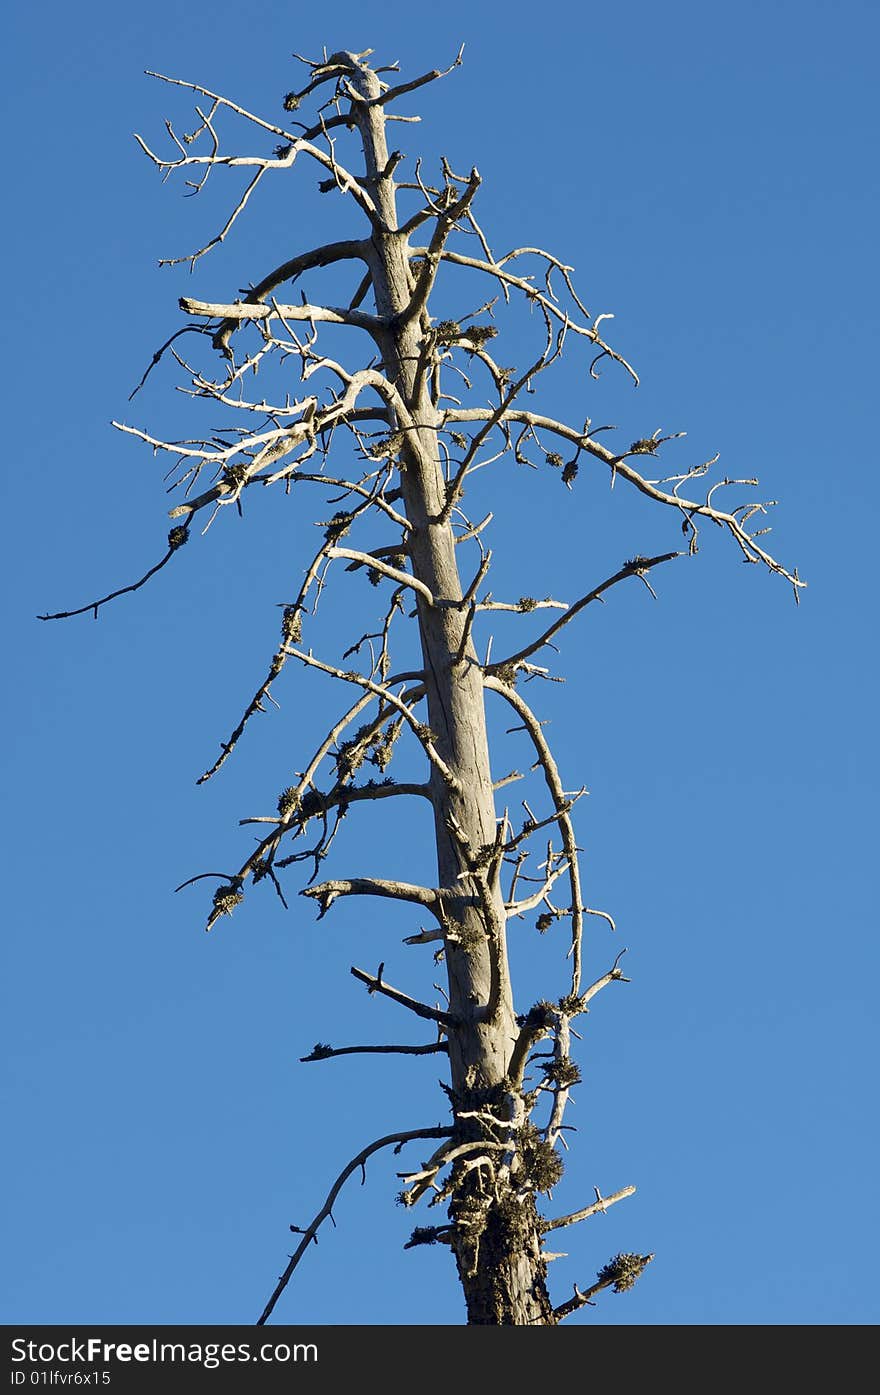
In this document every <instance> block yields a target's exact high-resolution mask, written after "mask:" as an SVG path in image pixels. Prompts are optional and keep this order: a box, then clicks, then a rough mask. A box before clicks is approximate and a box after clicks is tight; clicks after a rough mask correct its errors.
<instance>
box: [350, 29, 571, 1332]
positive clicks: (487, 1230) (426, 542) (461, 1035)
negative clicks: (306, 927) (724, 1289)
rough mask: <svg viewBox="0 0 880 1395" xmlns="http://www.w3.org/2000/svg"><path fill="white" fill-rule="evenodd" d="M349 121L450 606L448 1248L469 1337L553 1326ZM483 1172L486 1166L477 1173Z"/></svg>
mask: <svg viewBox="0 0 880 1395" xmlns="http://www.w3.org/2000/svg"><path fill="white" fill-rule="evenodd" d="M351 62H352V67H353V75H352V86H353V88H354V89H355V90H356V91H357V92H358V94H359V95H360V96H361V97H363V98H364V99H366V101H367V102H370V101H371V100H373V99H375V98H376V97H378V96H379V95H380V91H381V89H380V87H379V83H378V79H377V78H376V76H375V74H374V73H373V72H372V71H370V70H369V69H367V68H364V67H362V66H361V65H360V64H358V62H357V60H356V59H355V58H354V57H353V56H352V57H351ZM352 114H353V117H354V119H355V120H356V121H357V124H358V127H359V130H360V133H361V137H362V140H363V147H364V154H365V158H366V174H367V178H366V180H365V181H364V182H365V184H366V187H367V188H368V189H369V190H370V192H371V194H372V196H373V198H374V199H375V202H376V205H377V207H378V210H379V213H380V216H381V219H382V221H383V223H384V225H385V229H386V231H383V232H382V233H380V234H374V236H373V239H372V254H371V271H372V280H373V287H374V292H375V297H376V309H377V312H378V314H379V315H380V316H383V317H385V318H387V319H389V320H390V321H391V323H392V328H391V329H390V330H389V332H388V333H387V335H386V336H385V337H384V342H383V343H382V344H381V345H380V348H381V350H382V354H383V358H384V364H383V367H384V371H385V373H386V375H387V377H388V378H389V379H390V380H391V381H392V382H393V383H394V384H395V385H396V387H397V389H398V391H399V392H400V394H401V396H402V397H403V399H404V401H405V403H406V405H407V408H408V410H409V412H410V414H411V416H412V418H413V420H414V421H415V422H416V423H417V429H415V430H413V431H408V432H407V433H406V437H405V444H404V446H403V447H402V462H401V476H400V477H401V490H402V494H403V499H404V503H405V508H406V514H407V518H408V519H409V522H410V524H411V525H412V527H411V532H410V533H409V535H408V542H409V555H410V562H411V566H412V572H413V575H414V576H415V577H416V578H417V579H418V580H419V581H421V582H424V583H425V585H426V586H427V587H428V588H429V590H430V592H431V594H432V595H433V596H434V597H435V601H436V602H442V603H441V604H435V605H433V606H432V605H429V604H428V602H427V601H426V600H425V599H424V598H423V597H422V596H419V597H418V602H417V603H418V615H419V632H420V637H421V648H422V658H423V666H424V679H425V687H426V697H427V704H428V724H429V726H430V728H431V731H432V732H433V733H434V736H435V745H436V747H437V750H438V751H439V754H440V755H441V756H442V758H443V761H444V762H445V764H446V766H447V767H448V769H449V771H450V773H451V777H452V778H451V780H444V778H443V777H442V775H441V774H440V772H439V771H438V770H437V769H436V768H434V769H432V775H431V782H432V783H431V787H432V796H433V809H434V823H435V833H436V845H437V870H438V886H439V888H440V890H441V892H442V894H443V896H444V903H445V908H446V913H447V920H448V923H449V932H450V933H449V935H448V936H447V939H446V945H445V960H446V966H447V972H448V979H449V1011H450V1014H451V1015H452V1016H453V1017H454V1018H455V1019H457V1025H455V1026H453V1027H451V1028H450V1031H449V1059H450V1066H451V1085H452V1090H451V1099H452V1104H453V1107H454V1110H455V1115H456V1140H455V1141H456V1142H461V1143H466V1144H472V1145H475V1146H474V1147H473V1149H472V1150H471V1151H469V1152H467V1153H465V1154H464V1155H463V1156H462V1158H461V1159H460V1160H459V1161H458V1162H457V1163H456V1165H455V1168H454V1171H453V1191H452V1198H451V1205H450V1216H451V1218H452V1220H453V1223H454V1229H453V1232H452V1241H451V1243H452V1248H453V1250H454V1253H455V1257H456V1262H457V1265H458V1272H459V1276H460V1279H461V1283H462V1287H463V1289H464V1295H465V1301H466V1304H467V1314H468V1322H469V1323H480V1324H490V1325H500V1324H517V1325H526V1324H548V1323H552V1322H553V1321H554V1319H553V1312H552V1306H551V1304H550V1300H549V1297H548V1293H547V1288H546V1284H545V1275H546V1264H545V1262H544V1261H543V1260H542V1258H541V1243H540V1234H541V1232H540V1228H539V1223H538V1216H537V1210H536V1206H535V1198H534V1191H533V1190H531V1189H529V1188H528V1187H525V1188H524V1186H523V1182H524V1178H523V1175H522V1174H523V1162H522V1147H521V1140H522V1137H523V1130H524V1128H525V1129H526V1130H528V1129H529V1128H530V1126H529V1125H527V1124H526V1121H525V1118H524V1115H523V1110H522V1105H521V1102H520V1097H519V1093H518V1092H516V1091H514V1090H513V1089H512V1088H511V1082H510V1081H509V1079H508V1066H509V1062H510V1056H511V1051H512V1049H513V1044H514V1041H515V1039H516V1037H517V1035H518V1027H517V1024H516V1020H515V1015H514V1006H513V996H512V991H511V985H510V979H509V974H508V967H507V947H506V937H505V932H504V925H505V912H504V905H503V896H502V893H501V889H500V882H499V878H498V877H497V875H496V876H494V877H493V878H492V879H491V880H489V879H488V878H486V877H485V874H484V873H483V874H481V873H479V872H478V873H477V874H475V875H474V876H472V877H470V878H467V879H465V880H464V881H463V880H462V879H461V874H462V872H463V871H464V872H467V870H468V861H467V851H468V850H472V852H473V854H474V857H475V858H476V859H477V860H478V861H479V860H481V859H482V861H484V862H485V850H486V849H488V848H490V847H491V846H492V845H493V843H494V842H495V838H496V830H497V824H496V815H495V801H494V794H493V789H492V776H491V772H490V768H489V748H488V741H487V735H486V718H485V704H484V688H483V675H482V670H481V668H480V666H479V664H478V662H477V658H476V654H475V652H474V649H473V645H472V644H471V643H470V641H469V640H468V641H467V643H466V644H465V647H464V651H463V653H462V652H461V651H462V641H463V639H464V635H465V623H466V615H467V609H466V607H463V606H461V605H457V604H456V603H458V602H461V599H462V587H461V581H460V578H459V574H458V567H457V563H456V557H455V537H454V534H453V531H452V524H451V518H450V512H449V510H448V509H447V508H446V504H447V487H446V482H445V480H444V477H443V471H442V467H441V462H440V457H439V449H438V442H437V426H438V424H439V413H438V411H437V409H436V407H435V405H434V403H433V402H432V401H431V398H430V395H429V392H428V389H427V384H426V376H425V375H424V374H422V375H420V374H419V373H418V371H417V365H418V363H419V359H420V354H422V353H423V352H424V339H425V335H426V333H427V332H428V331H429V323H428V320H427V317H426V316H425V315H423V316H421V317H418V316H417V317H415V318H411V319H407V318H406V316H405V311H406V309H407V307H408V305H409V303H410V300H411V297H412V292H413V277H412V273H411V271H410V265H409V253H408V246H407V239H406V237H405V235H404V234H403V233H401V232H400V231H398V221H397V213H396V201H395V186H394V180H393V173H392V172H391V171H390V170H389V169H388V149H387V145H386V140H385V114H384V108H383V107H382V106H379V105H371V106H367V105H365V104H363V103H362V102H355V103H354V104H353V108H352ZM395 322H396V323H395ZM460 654H461V657H460V658H459V655H460ZM463 1115H470V1116H471V1117H462V1116H463ZM474 1116H480V1117H474ZM481 1142H484V1143H486V1144H487V1145H489V1146H488V1148H487V1149H486V1150H485V1152H484V1151H483V1150H482V1149H481V1148H480V1147H479V1146H476V1145H479V1144H480V1143H481ZM478 1158H482V1159H484V1161H482V1162H480V1163H479V1164H478V1165H473V1164H474V1162H475V1160H476V1159H478Z"/></svg>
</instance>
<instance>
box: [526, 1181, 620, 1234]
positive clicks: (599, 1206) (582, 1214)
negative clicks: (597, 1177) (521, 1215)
mask: <svg viewBox="0 0 880 1395" xmlns="http://www.w3.org/2000/svg"><path fill="white" fill-rule="evenodd" d="M594 1190H595V1192H596V1200H595V1201H594V1202H593V1204H592V1206H585V1207H584V1208H583V1210H582V1211H572V1212H570V1214H569V1215H567V1216H557V1217H556V1219H555V1220H552V1221H546V1220H542V1221H541V1230H542V1231H543V1232H544V1234H545V1235H546V1233H547V1232H548V1231H550V1230H559V1229H560V1227H561V1226H566V1225H575V1224H576V1222H578V1221H585V1220H587V1219H588V1218H589V1217H590V1216H597V1215H604V1214H605V1211H606V1210H607V1209H608V1207H609V1206H613V1205H614V1204H615V1202H618V1201H624V1200H625V1199H626V1198H627V1197H628V1196H634V1195H635V1190H636V1189H635V1187H621V1189H620V1191H619V1192H612V1193H611V1195H610V1196H600V1194H599V1188H598V1187H596V1188H594Z"/></svg>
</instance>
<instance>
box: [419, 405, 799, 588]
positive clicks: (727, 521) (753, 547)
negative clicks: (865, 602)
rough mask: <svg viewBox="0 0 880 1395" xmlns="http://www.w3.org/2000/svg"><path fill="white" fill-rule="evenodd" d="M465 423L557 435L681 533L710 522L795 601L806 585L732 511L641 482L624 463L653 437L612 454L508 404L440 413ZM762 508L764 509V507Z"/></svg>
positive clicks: (647, 451) (645, 450)
mask: <svg viewBox="0 0 880 1395" xmlns="http://www.w3.org/2000/svg"><path fill="white" fill-rule="evenodd" d="M469 421H473V422H493V423H494V422H501V423H502V424H504V423H510V422H519V423H520V424H522V425H526V426H532V427H534V428H536V429H537V430H541V431H546V432H548V433H549V434H551V435H556V436H559V437H560V438H561V439H562V440H565V441H567V442H568V443H569V444H570V445H573V446H575V447H577V448H578V450H581V451H585V452H586V453H587V454H588V455H592V456H594V457H595V459H596V460H599V461H601V462H602V464H604V465H607V466H608V468H609V469H610V470H611V478H612V482H613V481H614V479H616V477H617V476H618V475H620V477H621V478H622V479H625V480H626V481H627V483H628V484H631V485H633V487H634V488H635V489H637V490H638V491H639V493H641V494H644V495H646V496H647V497H648V498H649V499H654V500H655V501H656V502H657V503H660V504H666V505H668V506H669V507H671V508H674V509H676V510H678V512H679V513H680V514H681V515H682V516H683V521H682V528H683V531H684V532H685V533H688V532H689V531H690V529H691V528H692V526H693V519H694V518H695V517H699V518H707V519H709V520H710V522H712V523H715V524H717V525H718V526H719V527H721V528H725V529H726V530H727V531H728V532H729V533H730V535H731V537H733V539H734V541H735V542H736V543H737V545H738V547H739V548H740V550H741V552H742V553H743V556H744V557H745V560H746V561H749V562H761V563H763V564H764V566H766V567H767V569H768V571H771V572H775V573H776V574H777V575H779V576H782V577H784V578H785V579H786V581H789V582H790V583H791V585H792V586H793V587H794V591H795V597H796V598H797V594H798V591H799V590H801V589H802V588H803V587H805V586H806V584H807V583H806V582H805V581H802V580H801V578H800V577H799V576H798V573H797V568H796V567H795V568H794V569H793V570H792V571H791V572H789V571H787V570H786V568H785V567H783V566H782V564H781V563H780V562H777V561H776V559H775V558H774V557H772V556H771V555H770V553H769V552H766V551H765V550H764V549H763V548H762V547H760V546H759V545H758V543H756V542H755V540H754V535H752V534H749V533H748V532H746V530H745V528H744V527H743V525H742V523H741V522H740V519H739V518H738V517H737V512H736V511H734V512H732V513H725V512H724V510H722V509H717V508H715V507H714V505H713V504H711V502H707V501H706V500H703V501H702V502H701V501H700V500H694V499H683V498H681V496H680V495H679V494H676V493H675V492H674V491H673V492H670V491H668V490H664V489H661V488H660V486H659V484H657V483H655V482H654V481H652V480H648V479H645V477H644V476H643V475H641V474H640V473H639V472H638V470H636V469H635V468H634V467H633V466H632V465H630V464H629V463H628V456H630V455H633V454H634V455H653V453H654V450H655V447H656V444H657V442H656V441H655V440H654V439H653V438H647V439H645V440H642V441H636V442H634V443H633V446H631V447H630V450H629V451H625V452H623V454H621V455H615V454H614V452H613V451H610V450H608V449H607V447H605V446H603V445H602V444H601V443H600V442H599V441H596V440H594V438H593V437H592V436H590V435H589V434H587V432H584V431H578V430H576V429H575V428H574V427H572V426H567V425H566V424H565V423H564V422H560V421H556V420H555V419H554V418H553V417H545V416H541V415H540V414H539V413H537V412H530V411H526V410H525V409H524V408H522V407H515V406H513V405H510V406H508V407H506V408H505V410H504V412H503V413H501V414H500V416H499V414H498V413H497V411H493V410H492V409H491V408H487V407H449V408H447V409H446V410H445V411H444V413H443V425H444V426H446V425H448V424H450V423H466V422H469ZM700 473H702V472H700ZM750 483H751V481H750ZM763 507H766V505H765V506H763Z"/></svg>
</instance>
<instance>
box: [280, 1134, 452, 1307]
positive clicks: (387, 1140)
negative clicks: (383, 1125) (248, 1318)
mask: <svg viewBox="0 0 880 1395" xmlns="http://www.w3.org/2000/svg"><path fill="white" fill-rule="evenodd" d="M451 1133H452V1130H451V1129H450V1128H443V1127H441V1126H440V1125H439V1124H438V1126H437V1127H436V1128H433V1129H407V1130H405V1131H404V1132H402V1133H389V1134H386V1135H385V1137H384V1138H377V1139H376V1141H375V1143H370V1144H369V1145H368V1146H367V1147H366V1148H362V1149H361V1151H360V1152H359V1153H358V1154H357V1155H356V1156H355V1157H353V1158H352V1159H351V1162H349V1163H346V1165H345V1167H344V1168H343V1169H342V1171H341V1172H340V1174H339V1176H338V1177H337V1178H336V1181H335V1182H334V1183H333V1186H332V1187H331V1188H330V1190H329V1192H328V1193H327V1198H326V1200H325V1202H324V1204H323V1206H322V1207H321V1209H320V1211H318V1213H317V1215H316V1216H315V1217H314V1219H313V1220H312V1221H310V1223H309V1225H308V1226H307V1227H306V1229H305V1230H300V1228H299V1227H298V1226H291V1227H290V1228H291V1230H292V1231H294V1232H295V1233H296V1234H298V1235H301V1236H302V1240H301V1241H300V1243H299V1244H298V1245H297V1247H296V1250H295V1252H294V1253H293V1254H292V1255H291V1257H290V1263H289V1264H288V1266H287V1268H286V1269H285V1270H284V1273H283V1274H282V1275H281V1277H280V1278H279V1280H278V1283H277V1284H276V1285H275V1288H274V1289H273V1291H272V1295H271V1297H270V1299H269V1301H268V1303H267V1304H266V1306H265V1308H264V1309H263V1311H262V1313H261V1314H260V1316H259V1317H258V1318H257V1326H258V1327H262V1326H264V1325H265V1323H266V1322H267V1321H268V1320H269V1318H270V1316H271V1314H272V1310H273V1308H274V1307H275V1304H276V1303H277V1302H278V1299H279V1298H280V1297H281V1295H282V1293H283V1292H284V1290H285V1289H286V1288H287V1285H288V1284H289V1283H290V1279H291V1276H292V1275H293V1271H294V1270H295V1269H296V1267H297V1265H298V1264H299V1262H300V1260H301V1259H302V1257H303V1255H304V1254H305V1252H306V1250H307V1249H308V1247H309V1245H311V1244H312V1242H313V1241H314V1242H315V1243H316V1244H317V1235H318V1231H319V1230H320V1228H321V1226H322V1225H323V1224H324V1221H326V1220H327V1219H328V1218H329V1217H332V1215H333V1205H334V1203H335V1201H336V1198H337V1196H338V1195H339V1193H340V1192H341V1191H342V1188H343V1187H344V1186H345V1183H346V1182H347V1181H348V1179H349V1177H350V1176H351V1174H352V1173H353V1172H357V1170H358V1168H360V1169H361V1172H362V1182H363V1181H366V1163H367V1160H368V1159H369V1158H371V1157H372V1155H373V1154H374V1153H378V1152H379V1150H380V1149H382V1148H389V1147H391V1145H392V1144H393V1145H394V1151H395V1152H396V1153H398V1152H400V1149H401V1148H402V1147H403V1145H404V1144H406V1143H412V1142H413V1140H415V1139H417V1138H449V1137H450V1135H451Z"/></svg>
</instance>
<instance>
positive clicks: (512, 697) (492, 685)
mask: <svg viewBox="0 0 880 1395" xmlns="http://www.w3.org/2000/svg"><path fill="white" fill-rule="evenodd" d="M483 682H484V684H485V686H486V687H487V688H489V689H490V690H491V691H492V692H495V693H500V694H501V696H502V697H503V698H504V699H505V700H506V701H507V702H509V703H510V705H511V707H512V708H513V709H514V711H515V712H517V713H518V714H519V716H520V717H521V718H522V721H523V724H524V726H525V728H526V730H527V732H528V734H529V736H530V737H531V740H532V744H533V746H534V747H535V750H536V752H537V755H538V761H539V763H540V766H541V769H542V770H543V772H544V779H545V781H546V783H547V788H548V790H549V792H550V797H551V799H552V800H553V806H554V808H555V809H556V813H557V815H558V823H559V828H560V831H561V833H562V843H563V847H564V848H565V854H566V857H567V858H568V875H569V882H570V885H571V937H572V938H571V953H572V959H573V963H572V978H571V991H572V993H578V992H579V990H580V982H581V942H582V939H583V907H582V906H581V885H580V868H579V865H578V850H577V843H576V842H575V836H574V829H573V828H572V824H571V819H570V818H569V816H568V812H567V809H566V802H567V800H566V795H565V791H564V790H563V788H562V780H561V779H560V776H559V770H558V769H557V766H556V762H555V760H554V759H553V755H552V752H551V750H550V747H549V746H548V745H547V742H546V741H545V740H544V736H543V733H542V731H541V724H540V722H539V721H538V719H537V717H536V716H535V715H534V713H533V712H532V710H531V708H530V707H529V706H528V704H527V703H525V702H524V701H523V699H522V698H521V697H520V695H519V693H517V692H516V690H515V689H514V688H511V687H509V686H508V685H507V684H506V683H503V682H502V681H501V679H500V678H498V677H496V675H495V674H493V673H491V672H487V673H486V674H485V676H484V679H483Z"/></svg>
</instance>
